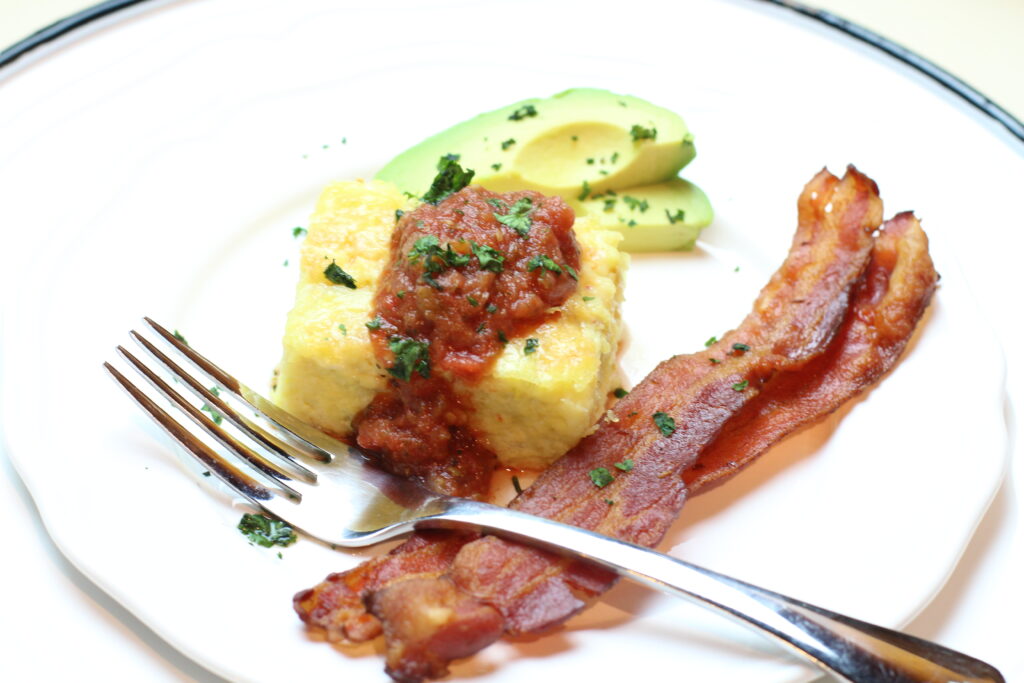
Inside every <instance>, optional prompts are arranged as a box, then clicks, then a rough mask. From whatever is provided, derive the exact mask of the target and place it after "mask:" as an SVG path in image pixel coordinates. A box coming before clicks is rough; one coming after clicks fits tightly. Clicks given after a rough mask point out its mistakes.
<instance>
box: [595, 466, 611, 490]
mask: <svg viewBox="0 0 1024 683" xmlns="http://www.w3.org/2000/svg"><path fill="white" fill-rule="evenodd" d="M589 474H590V481H592V482H594V486H596V487H597V488H599V489H603V488H604V487H605V486H607V485H608V484H610V483H612V482H613V481H615V477H613V476H612V473H611V472H609V471H608V468H607V467H598V468H596V469H593V470H590V473H589Z"/></svg>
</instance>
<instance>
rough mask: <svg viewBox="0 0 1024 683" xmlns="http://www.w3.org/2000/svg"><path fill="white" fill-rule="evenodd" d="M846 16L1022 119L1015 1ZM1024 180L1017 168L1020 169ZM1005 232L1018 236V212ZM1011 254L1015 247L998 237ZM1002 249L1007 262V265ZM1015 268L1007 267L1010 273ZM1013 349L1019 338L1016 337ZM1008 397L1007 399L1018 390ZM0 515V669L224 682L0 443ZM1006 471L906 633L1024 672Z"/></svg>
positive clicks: (836, 5)
mask: <svg viewBox="0 0 1024 683" xmlns="http://www.w3.org/2000/svg"><path fill="white" fill-rule="evenodd" d="M805 2H806V3H807V4H809V5H811V6H814V7H818V8H821V9H825V10H828V11H830V12H833V13H835V14H837V15H839V16H841V17H844V18H846V19H849V20H851V21H854V22H856V23H858V24H860V25H862V26H864V27H867V28H869V29H871V30H873V31H875V32H877V33H879V34H881V35H883V36H885V37H887V38H889V39H891V40H894V41H896V42H897V43H900V44H902V45H904V46H906V47H908V48H910V49H911V50H914V51H915V52H917V53H918V54H920V55H922V56H924V57H926V58H927V59H930V60H931V61H933V62H935V63H936V64H938V65H939V66H941V67H943V68H945V69H946V70H948V71H950V72H951V73H953V74H954V75H956V76H958V77H959V78H961V79H962V80H964V81H966V82H967V83H969V84H971V85H972V86H974V87H975V88H977V89H978V90H979V91H981V92H982V93H984V94H985V95H987V96H988V97H989V98H991V99H992V100H993V101H995V102H997V103H998V104H1000V105H1001V106H1002V107H1004V108H1005V109H1007V110H1008V111H1009V112H1010V113H1011V114H1013V115H1014V116H1016V117H1017V118H1019V119H1024V87H1022V83H1024V79H1022V76H1021V74H1024V41H1022V40H1021V39H1020V30H1021V28H1022V27H1024V2H1022V0H805ZM91 4H94V3H92V2H89V1H88V0H0V49H2V48H3V47H6V46H8V45H11V44H13V43H15V42H17V41H18V40H20V39H22V38H24V37H26V36H27V35H29V34H31V33H33V32H34V31H36V30H38V29H40V28H42V27H43V26H46V25H48V24H50V23H52V22H53V21H56V20H58V19H61V18H63V17H66V16H68V15H70V14H72V13H74V12H76V11H78V10H80V9H83V8H85V7H87V6H89V5H91ZM1022 180H1024V179H1022ZM1016 223H1017V224H1016V228H1019V229H1012V228H1013V227H1014V226H1012V225H1011V226H1008V227H1010V228H1011V230H1009V231H1008V232H1010V233H1012V234H1011V235H1008V236H1007V239H1008V240H1009V241H1010V242H1011V245H1010V246H1011V247H1012V246H1017V247H1022V248H1024V238H1022V237H1021V234H1022V233H1024V222H1022V221H1021V220H1020V219H1019V218H1018V219H1017V220H1016ZM1004 251H1005V252H1007V253H1008V254H1016V253H1020V251H1021V249H1020V248H1018V249H1013V248H1009V249H1005V250H1004ZM1010 258H1011V257H1010V256H1007V257H1006V265H1007V267H1012V261H1011V260H1010ZM1011 272H1012V271H1011ZM974 284H975V289H976V290H978V291H977V293H978V295H979V299H980V300H981V301H983V302H989V305H988V306H986V308H988V310H989V311H991V312H992V313H993V315H992V317H993V323H994V325H995V326H996V328H997V333H998V334H999V336H1000V338H1001V339H1002V341H1003V343H1004V347H1005V348H1006V352H1007V363H1008V377H1009V386H1010V394H1011V401H1010V405H1009V406H1008V408H1007V410H1008V411H1009V412H1010V414H1011V415H1013V417H1014V418H1015V419H1014V420H1013V422H1015V423H1019V418H1020V417H1024V409H1022V408H1021V407H1020V406H1021V405H1024V400H1022V399H1021V398H1020V397H1019V396H1016V395H1015V394H1016V392H1015V391H1014V387H1020V386H1022V383H1021V382H1020V381H1015V380H1017V379H1024V377H1022V376H1021V373H1024V351H1021V350H1020V349H1019V348H1015V345H1013V344H1012V343H1011V342H1012V341H1013V340H1014V339H1020V338H1021V336H1022V335H1021V333H1022V332H1024V330H1022V328H1024V316H1022V315H1020V314H1019V313H1018V314H1016V315H1010V316H1006V315H997V313H998V312H999V311H1006V310H1011V311H1019V310H1020V302H1019V300H1018V299H1017V298H1016V296H1015V292H1014V291H1012V290H1013V289H1015V288H1006V287H999V286H997V284H998V283H994V281H993V282H989V281H988V280H986V281H983V282H981V283H978V282H975V283H974ZM1016 346H1018V347H1019V345H1016ZM1014 399H1016V400H1014ZM2 447H3V441H2V435H0V519H2V520H4V528H5V534H4V541H5V543H4V546H5V548H6V549H7V561H6V562H5V563H4V565H5V566H4V572H5V580H4V581H3V582H0V605H2V606H3V608H2V614H3V616H2V617H0V680H4V681H51V680H53V681H57V680H61V681H88V680H111V679H113V680H134V681H202V682H214V681H221V679H220V678H218V677H217V676H214V675H213V674H210V673H209V672H207V671H205V670H204V669H203V668H202V667H200V666H198V665H197V664H195V663H193V662H191V661H190V660H188V659H187V658H185V657H184V656H182V655H180V654H178V653H177V652H176V651H175V650H173V649H172V648H170V647H169V646H167V645H166V644H165V643H164V642H163V641H162V640H161V639H160V638H159V637H158V636H156V635H155V634H154V633H153V632H152V631H150V630H149V628H147V627H146V626H145V625H144V624H142V623H141V622H140V621H139V620H137V619H136V618H134V617H133V616H132V615H131V614H129V613H128V612H127V611H126V610H124V609H123V608H121V607H120V606H119V605H118V604H117V603H116V602H114V601H113V600H112V599H111V598H109V597H107V596H106V595H105V594H104V593H103V592H102V591H100V590H99V589H97V588H96V587H95V586H94V585H93V584H92V583H91V582H90V581H89V579H87V578H86V577H85V576H83V575H82V574H81V573H80V572H79V571H77V570H76V569H75V568H74V567H73V566H71V564H70V563H69V562H68V561H67V560H66V559H64V557H63V556H62V555H61V554H60V552H59V551H58V550H57V549H56V548H55V546H54V545H53V543H52V542H51V541H50V539H49V536H48V535H47V533H46V530H45V529H44V528H43V525H42V522H41V521H40V519H39V515H38V512H37V511H36V508H35V506H34V504H33V502H32V498H31V496H30V495H29V493H28V492H27V491H26V490H25V487H24V485H23V484H22V482H21V480H20V478H19V477H18V474H17V473H16V472H15V471H14V469H13V467H12V466H11V464H10V462H9V461H8V460H7V458H6V456H4V455H3V454H2ZM1014 450H1015V452H1014V454H1013V457H1012V459H1011V465H1010V471H1009V475H1008V477H1007V480H1006V483H1005V484H1004V486H1003V488H1002V489H1001V491H1000V492H999V494H998V495H997V496H996V498H995V500H994V502H993V505H992V508H991V510H990V511H989V513H988V515H987V516H986V518H985V519H984V520H983V521H982V523H981V525H980V526H979V528H978V531H977V534H976V535H975V537H974V539H973V540H972V542H971V544H970V545H969V547H968V548H967V550H966V552H965V555H964V558H963V559H962V561H961V563H960V565H959V566H958V568H957V570H956V571H955V572H954V574H953V576H952V577H951V579H950V581H949V583H948V584H947V585H946V587H945V588H944V589H943V590H942V591H941V593H940V594H939V596H938V597H937V598H936V600H935V601H934V602H933V603H932V604H931V605H930V606H929V607H928V608H927V609H925V611H924V612H923V613H922V614H921V615H919V616H918V617H917V618H916V619H915V620H914V621H913V622H912V623H911V624H910V626H909V627H908V628H907V630H908V631H909V632H910V633H913V634H915V635H918V636H922V637H925V638H929V639H933V640H937V641H939V642H942V643H944V644H946V645H949V646H951V647H954V648H957V649H960V650H963V651H965V652H969V653H970V654H972V655H974V656H977V657H980V658H982V659H985V660H986V661H989V662H991V663H992V664H994V665H995V666H997V667H998V668H999V669H1000V670H1001V671H1002V672H1003V674H1004V675H1005V677H1006V679H1007V680H1008V681H1017V680H1024V649H1022V648H1021V646H1020V643H1019V642H1018V641H1019V633H1020V626H1019V625H1018V624H1016V622H1015V621H1014V622H1011V618H1013V617H1016V616H1017V615H1019V614H1020V608H1021V607H1022V606H1024V605H1022V603H1021V590H1020V588H1019V585H1020V580H1019V577H1020V576H1021V575H1022V573H1024V562H1022V559H1021V551H1020V545H1021V544H1020V543H1018V542H1017V541H1019V540H1020V536H1021V524H1020V510H1019V502H1018V492H1019V491H1021V490H1022V487H1024V474H1022V472H1021V467H1020V463H1019V462H1017V456H1018V452H1019V451H1020V450H1021V447H1020V446H1019V445H1015V446H1014Z"/></svg>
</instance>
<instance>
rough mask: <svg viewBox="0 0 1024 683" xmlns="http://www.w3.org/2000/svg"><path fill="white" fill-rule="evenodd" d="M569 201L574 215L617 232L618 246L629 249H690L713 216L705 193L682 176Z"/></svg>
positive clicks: (634, 250)
mask: <svg viewBox="0 0 1024 683" xmlns="http://www.w3.org/2000/svg"><path fill="white" fill-rule="evenodd" d="M571 204H572V205H573V209H575V211H576V214H577V215H580V216H582V215H585V216H589V217H590V218H591V219H592V220H596V221H598V222H599V223H600V224H601V226H602V227H604V228H606V229H609V230H618V231H619V232H621V233H622V234H623V236H624V237H625V239H623V241H622V243H621V244H620V245H619V248H620V249H623V250H625V251H631V252H638V251H671V250H676V249H692V248H693V245H694V242H696V241H697V236H698V235H699V234H700V231H701V229H702V228H704V227H705V226H707V225H708V224H709V223H711V221H712V219H713V218H714V215H715V214H714V211H713V210H712V208H711V202H710V201H708V197H707V195H705V194H704V192H703V191H702V190H701V189H700V188H699V187H697V186H696V185H694V184H693V183H691V182H689V181H687V180H683V179H682V178H673V179H671V180H666V181H664V182H661V183H657V184H653V185H646V186H641V187H630V188H627V189H625V190H623V191H621V192H617V193H616V192H615V191H611V192H605V193H595V194H594V195H591V196H590V197H588V198H587V199H585V200H583V201H579V200H576V201H574V202H571Z"/></svg>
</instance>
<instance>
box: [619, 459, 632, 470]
mask: <svg viewBox="0 0 1024 683" xmlns="http://www.w3.org/2000/svg"><path fill="white" fill-rule="evenodd" d="M615 467H616V469H620V470H622V471H623V472H629V471H630V470H632V469H633V460H632V459H631V458H623V459H622V462H617V463H615Z"/></svg>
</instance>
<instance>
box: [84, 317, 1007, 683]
mask: <svg viewBox="0 0 1024 683" xmlns="http://www.w3.org/2000/svg"><path fill="white" fill-rule="evenodd" d="M145 320H146V323H147V324H148V325H149V327H150V328H151V329H152V330H153V331H155V332H156V334H157V335H158V336H159V337H160V338H162V340H163V342H165V343H163V344H161V345H159V346H158V345H157V344H154V343H153V342H152V341H150V340H149V339H147V338H146V337H144V336H143V335H141V334H139V333H138V332H136V331H134V330H133V331H132V332H131V337H132V339H133V340H134V341H135V342H137V343H138V344H139V345H140V346H141V347H142V348H143V349H144V350H145V351H146V352H147V354H148V355H149V356H150V357H151V358H152V359H154V360H155V361H156V362H157V363H158V364H159V365H160V366H162V367H163V369H164V372H165V373H169V374H170V376H171V377H172V379H173V380H174V384H176V385H177V386H180V387H185V388H186V389H187V390H188V391H189V392H190V393H192V394H193V395H194V396H195V397H196V398H198V399H199V400H200V401H202V402H203V403H204V404H205V405H204V406H203V408H197V407H196V405H195V404H194V402H193V401H192V400H189V399H188V398H186V397H185V396H183V395H182V394H181V393H180V392H179V391H178V390H177V389H176V388H175V387H174V386H172V384H169V383H168V382H167V381H165V380H164V379H163V378H162V377H161V375H162V374H164V373H161V372H157V371H154V370H153V369H152V367H151V366H150V365H149V364H147V363H146V362H143V361H142V360H140V359H139V358H138V357H137V356H135V355H133V354H132V353H131V352H129V351H128V350H127V349H125V348H124V347H122V346H118V347H117V350H118V352H119V353H120V354H121V356H122V357H124V359H125V360H127V361H128V363H129V364H130V365H131V366H132V367H133V368H134V369H135V370H137V371H138V372H139V373H140V374H141V375H142V376H143V377H145V378H146V380H148V381H149V382H150V383H151V384H152V385H153V386H154V387H155V388H156V389H157V391H158V392H159V393H160V394H162V395H163V396H164V397H165V398H166V399H167V400H168V401H169V402H170V403H171V405H172V406H173V407H174V408H175V409H176V410H177V411H178V412H179V413H181V414H184V415H186V416H187V417H188V418H189V419H190V421H191V422H192V423H194V425H195V426H198V427H199V428H201V429H202V430H203V431H205V432H206V433H207V434H209V435H210V436H211V437H213V439H215V440H216V441H217V442H219V443H220V445H221V446H222V448H220V449H214V448H212V447H211V446H210V445H208V444H207V442H206V440H204V439H202V438H200V437H198V436H197V435H196V434H195V433H194V431H193V429H194V428H189V427H187V426H186V424H185V423H183V422H181V421H180V420H179V419H176V418H175V417H172V416H171V414H169V413H168V412H167V411H165V410H164V409H163V408H161V407H160V405H158V404H157V403H156V402H155V401H153V400H152V399H151V398H150V397H149V396H148V395H147V394H146V393H144V392H143V391H142V390H140V389H139V388H138V387H137V386H136V385H135V384H133V383H132V382H131V381H130V380H129V379H128V378H127V377H125V375H124V374H122V373H121V372H119V371H118V370H117V368H115V367H114V366H112V365H111V364H110V363H104V366H105V367H106V369H107V370H108V371H109V372H110V374H111V375H113V377H114V379H115V380H117V382H118V383H119V384H120V385H121V386H122V387H123V388H124V389H125V390H126V391H127V392H128V394H129V395H130V396H131V397H132V398H133V399H134V400H135V401H136V402H137V403H138V404H139V405H140V406H141V407H142V409H143V410H144V411H145V412H146V413H148V414H149V416H150V417H152V418H153V419H154V420H155V421H156V422H157V423H159V424H160V426H161V427H163V428H164V429H165V430H166V431H167V433H168V434H170V436H171V437H172V438H173V439H174V440H175V441H177V442H178V443H179V444H180V445H181V446H182V447H184V449H185V450H186V451H187V452H188V453H189V454H190V455H191V456H193V457H194V458H196V459H197V460H198V461H199V462H200V463H201V464H202V465H203V466H204V467H206V468H207V469H208V470H209V471H210V472H211V473H212V474H213V475H215V476H217V477H218V478H219V479H220V480H221V481H223V482H224V483H225V484H226V485H227V486H228V487H230V488H231V489H232V490H233V491H235V492H236V493H238V494H239V495H241V496H243V497H245V498H246V499H248V500H249V501H250V502H251V503H253V504H254V505H256V506H258V507H259V508H262V509H263V510H264V511H266V512H268V513H269V514H271V515H273V516H275V517H277V518H279V519H281V520H282V521H284V522H286V523H287V524H290V525H291V526H293V527H295V528H297V529H299V530H301V531H303V532H304V533H306V534H309V535H310V536H313V537H316V538H319V539H321V540H323V541H326V542H328V543H330V544H333V545H335V546H341V547H356V546H367V545H372V544H374V543H378V542H380V541H385V540H387V539H390V538H394V537H396V536H401V535H403V534H407V533H409V532H411V531H413V530H414V529H424V528H461V529H474V530H479V531H483V532H487V533H493V534H496V535H500V536H503V537H506V538H510V539H514V540H517V541H521V542H524V543H527V544H531V545H535V546H539V547H543V548H545V549H548V550H554V551H557V552H562V553H570V554H572V555H575V556H579V557H582V558H585V559H587V560H589V561H592V562H595V563H597V564H599V565H601V566H603V567H606V568H608V569H611V570H613V571H615V572H617V573H618V574H620V575H621V576H623V577H625V578H628V579H631V580H633V581H636V582H639V583H641V584H644V585H646V586H649V587H651V588H655V589H657V590H660V591H662V592H664V593H668V594H669V595H673V596H676V597H680V598H684V599H686V600H689V601H691V602H694V603H696V604H699V605H701V606H703V607H707V608H709V609H712V610H714V611H716V612H719V613H720V614H723V615H724V616H726V617H729V618H732V619H733V620H735V621H738V622H739V623H741V624H744V625H746V626H748V627H751V628H753V629H755V630H758V631H760V632H762V633H764V634H766V635H768V636H769V637H771V638H773V639H775V640H776V641H778V642H779V643H781V644H782V645H784V646H786V647H787V648H789V649H790V650H792V651H794V652H796V653H797V654H799V655H801V656H803V657H805V658H806V659H809V660H810V661H812V662H813V663H814V664H816V665H818V666H819V667H821V668H822V669H824V670H826V671H828V672H829V673H831V674H832V675H834V676H835V677H836V678H838V679H839V680H845V681H857V682H865V683H866V682H872V683H874V682H876V681H908V682H909V681H914V682H924V681H929V682H935V681H958V682H961V681H962V682H964V683H966V682H968V681H970V682H975V681H977V682H982V681H991V682H993V683H996V682H1000V683H1001V682H1002V681H1003V680H1004V679H1003V677H1002V675H1001V674H1000V673H999V671H998V670H996V669H995V668H994V667H992V666H990V665H989V664H986V663H985V662H982V661H980V660H978V659H975V658H973V657H968V656H967V655H964V654H962V653H959V652H956V651H954V650H950V649H948V648H946V647H943V646H941V645H938V644H936V643H932V642H929V641H926V640H922V639H920V638H916V637H914V636H910V635H906V634H903V633H900V632H898V631H894V630H891V629H887V628H883V627H880V626H875V625H872V624H868V623H865V622H863V621H859V620H856V619H853V618H851V617H847V616H844V615H841V614H837V613H835V612H831V611H829V610H826V609H823V608H821V607H816V606H814V605H810V604H807V603H805V602H801V601H799V600H794V599H793V598H789V597H786V596H784V595H780V594H778V593H774V592H772V591H768V590H766V589H764V588H759V587H757V586H753V585H751V584H748V583H744V582H742V581H738V580H736V579H733V578H730V577H727V576H724V575H722V574H718V573H716V572H713V571H710V570H708V569H703V568H701V567H697V566H695V565H692V564H689V563H687V562H683V561H682V560H677V559H675V558H672V557H669V556H667V555H663V554H661V553H658V552H656V551H654V550H651V549H649V548H645V547H641V546H637V545H634V544H631V543H626V542H624V541H620V540H617V539H614V538H609V537H607V536H602V535H600V534H596V533H593V532H591V531H586V530H583V529H579V528H577V527H573V526H569V525H566V524H561V523H559V522H554V521H551V520H548V519H544V518H541V517H536V516H533V515H529V514H524V513H521V512H517V511H515V510H510V509H508V508H503V507H499V506H495V505H489V504H486V503H480V502H476V501H471V500H466V499H462V498H452V497H448V496H441V495H437V494H435V493H432V492H430V491H428V490H426V489H425V488H423V487H421V486H419V485H417V484H415V483H413V482H410V481H408V480H405V479H402V478H400V477H396V476H394V475H391V474H388V473H386V472H384V471H382V470H380V469H377V468H376V467H374V466H373V465H372V464H371V463H370V462H369V461H368V460H367V459H366V458H365V457H364V456H363V455H362V454H361V453H360V452H359V451H357V450H356V449H354V448H351V447H349V446H348V445H346V444H344V443H342V442H340V441H338V440H336V439H334V438H332V437H330V436H328V435H326V434H324V433H322V432H320V431H319V430H317V429H314V428H313V427H310V426H309V425H306V424H304V423H302V422H300V421H299V420H297V419H296V418H294V417H292V416H291V415H289V414H288V413H286V412H285V411H283V410H281V409H280V408H278V407H277V406H275V405H274V404H273V403H271V402H270V401H268V400H267V399H265V398H263V397H262V396H260V395H259V394H258V393H256V392H254V391H253V390H252V389H250V388H249V387H247V386H245V385H244V384H242V383H241V382H239V381H238V380H236V379H235V378H234V377H232V376H231V375H229V374H227V373H226V372H224V371H223V370H221V369H220V368H219V367H217V366H216V365H215V364H213V363H212V362H210V361H209V360H207V359H206V358H204V357H203V356H201V355H200V354H199V353H197V352H196V351H195V350H194V349H192V348H191V347H190V346H188V344H187V343H185V342H184V340H183V339H182V338H181V337H180V336H179V335H177V333H174V334H172V333H170V332H168V331H167V330H166V329H165V328H163V327H162V326H160V325H159V324H157V323H156V322H154V321H152V320H150V319H149V318H146V319H145ZM161 346H162V347H163V349H167V350H168V351H169V353H168V352H165V350H163V349H162V348H161ZM172 356H174V357H183V358H184V359H186V360H187V361H188V362H189V363H190V364H191V365H192V366H193V367H194V368H195V369H196V370H198V372H199V373H200V374H202V375H205V376H206V377H207V379H206V380H205V381H202V382H201V381H198V380H197V379H195V377H194V376H193V375H192V374H190V373H188V372H186V371H184V370H183V369H182V368H181V367H180V366H179V365H178V363H177V362H176V361H175V360H173V359H172ZM210 381H212V382H213V383H214V385H215V386H216V389H217V391H211V390H210V389H208V388H207V385H208V384H209V383H210ZM220 392H224V393H226V394H228V395H231V396H233V397H234V398H235V399H237V400H240V401H241V403H242V404H243V405H244V406H246V408H245V409H243V410H244V412H250V411H251V414H250V415H246V414H243V412H240V411H239V410H236V409H235V408H234V407H233V405H232V404H231V403H229V402H227V401H225V400H223V398H222V397H221V396H220V395H219V394H220ZM204 409H205V410H204ZM218 416H219V418H220V419H218ZM253 418H255V419H253ZM223 420H226V421H227V422H229V423H230V424H231V425H233V426H234V427H235V428H236V429H235V430H234V434H232V433H231V432H229V431H228V430H226V429H224V428H223V427H222V426H221V422H222V421H223ZM257 420H258V421H257ZM261 423H262V424H261ZM264 425H266V427H270V429H267V428H266V427H265V426H264ZM243 441H244V442H243Z"/></svg>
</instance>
